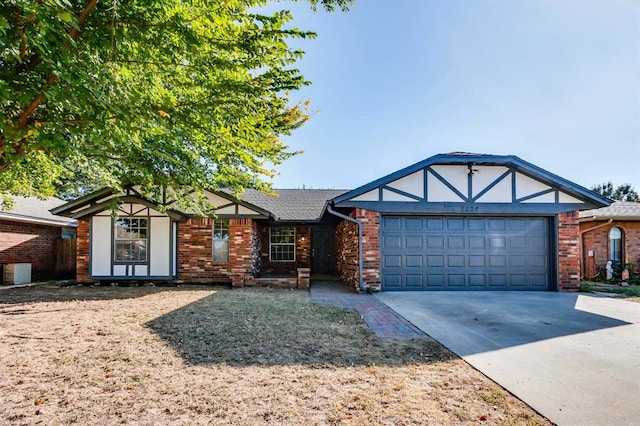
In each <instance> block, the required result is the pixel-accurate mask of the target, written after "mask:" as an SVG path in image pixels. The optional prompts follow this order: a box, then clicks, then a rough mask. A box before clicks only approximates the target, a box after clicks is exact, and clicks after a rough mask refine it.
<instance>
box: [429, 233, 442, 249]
mask: <svg viewBox="0 0 640 426" xmlns="http://www.w3.org/2000/svg"><path fill="white" fill-rule="evenodd" d="M427 248H430V249H436V248H439V249H441V248H444V237H441V236H437V237H427Z"/></svg>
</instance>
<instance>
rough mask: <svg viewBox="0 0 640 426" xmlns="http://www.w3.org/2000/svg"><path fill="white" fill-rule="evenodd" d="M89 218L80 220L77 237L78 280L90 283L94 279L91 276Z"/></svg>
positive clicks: (82, 282)
mask: <svg viewBox="0 0 640 426" xmlns="http://www.w3.org/2000/svg"><path fill="white" fill-rule="evenodd" d="M89 224H90V222H89V221H88V220H78V229H77V239H76V282H78V283H81V284H89V283H92V282H96V281H93V280H91V279H90V278H89V238H90V235H89V229H90V226H89Z"/></svg>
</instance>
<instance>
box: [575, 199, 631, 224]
mask: <svg viewBox="0 0 640 426" xmlns="http://www.w3.org/2000/svg"><path fill="white" fill-rule="evenodd" d="M587 218H593V219H627V220H640V203H634V202H632V201H615V202H614V203H613V204H611V205H610V206H609V207H602V208H599V209H592V210H583V211H581V212H580V219H587Z"/></svg>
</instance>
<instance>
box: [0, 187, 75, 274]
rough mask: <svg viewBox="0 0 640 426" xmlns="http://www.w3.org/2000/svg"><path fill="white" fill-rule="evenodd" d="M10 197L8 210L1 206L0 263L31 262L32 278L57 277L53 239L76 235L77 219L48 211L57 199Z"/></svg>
mask: <svg viewBox="0 0 640 426" xmlns="http://www.w3.org/2000/svg"><path fill="white" fill-rule="evenodd" d="M12 198H13V200H14V205H13V207H12V208H11V209H2V208H0V265H9V264H15V263H30V264H31V278H32V280H33V281H40V280H48V279H54V278H57V277H58V276H59V273H60V270H59V268H58V267H57V264H56V252H55V249H54V247H55V242H56V240H57V239H73V238H75V234H76V221H75V220H73V219H69V218H67V217H61V216H56V215H53V214H51V213H50V212H49V210H50V209H52V208H54V207H56V206H59V205H61V204H63V203H64V201H62V200H60V199H57V198H51V199H49V200H40V199H37V198H25V197H12Z"/></svg>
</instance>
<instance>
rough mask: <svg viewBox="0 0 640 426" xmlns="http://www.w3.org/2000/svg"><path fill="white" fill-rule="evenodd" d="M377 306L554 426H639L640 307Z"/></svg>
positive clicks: (551, 298)
mask: <svg viewBox="0 0 640 426" xmlns="http://www.w3.org/2000/svg"><path fill="white" fill-rule="evenodd" d="M376 297H377V298H378V299H380V300H381V301H383V302H384V303H386V304H387V305H388V306H390V307H391V308H392V309H393V310H395V311H396V312H398V313H399V314H400V315H402V316H404V317H405V318H406V319H408V320H409V321H411V322H412V323H413V324H414V325H416V326H417V327H418V328H420V329H421V330H422V331H424V332H425V333H427V334H429V335H430V336H432V337H433V338H435V339H436V340H438V341H439V342H441V343H442V344H444V345H445V346H447V347H448V348H449V349H451V350H452V351H453V352H455V353H456V354H458V355H459V356H461V357H462V358H464V359H465V360H466V361H467V362H468V363H469V364H471V365H473V366H474V367H475V368H477V369H478V370H480V371H481V372H483V373H484V374H486V375H487V376H488V377H490V378H491V379H493V380H494V381H496V382H497V383H499V384H500V385H502V386H503V387H505V388H506V389H508V390H509V391H510V392H512V393H513V394H515V395H516V396H518V397H519V398H520V399H522V400H523V401H525V402H526V403H527V404H529V405H530V406H531V407H533V408H534V409H535V410H537V411H538V412H540V413H541V414H542V415H544V416H545V417H547V418H548V419H550V420H551V421H553V422H554V423H557V424H561V425H605V424H606V425H631V424H633V425H637V424H638V422H639V421H640V400H638V397H639V396H640V303H633V302H625V301H623V300H620V299H614V298H610V297H598V296H591V295H584V294H576V293H551V292H385V293H379V294H377V295H376Z"/></svg>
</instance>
